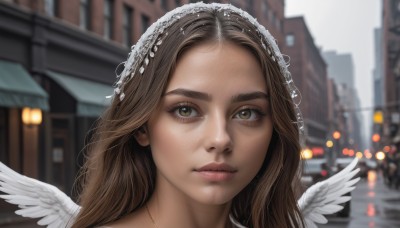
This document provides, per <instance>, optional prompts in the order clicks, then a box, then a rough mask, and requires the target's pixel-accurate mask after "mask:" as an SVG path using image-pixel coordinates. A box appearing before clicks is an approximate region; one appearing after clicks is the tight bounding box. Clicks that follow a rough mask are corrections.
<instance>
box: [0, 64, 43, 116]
mask: <svg viewBox="0 0 400 228" xmlns="http://www.w3.org/2000/svg"><path fill="white" fill-rule="evenodd" d="M0 106H3V107H19V108H22V107H30V108H40V109H42V110H44V111H48V110H49V103H48V96H47V93H46V91H44V90H43V89H42V87H40V86H39V85H38V84H37V83H36V82H35V80H33V78H32V77H31V76H30V75H29V74H28V72H27V71H26V70H25V69H24V68H23V67H22V66H21V65H20V64H19V63H13V62H8V61H3V60H0Z"/></svg>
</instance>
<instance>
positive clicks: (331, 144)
mask: <svg viewBox="0 0 400 228" xmlns="http://www.w3.org/2000/svg"><path fill="white" fill-rule="evenodd" d="M326 147H328V148H332V147H333V142H332V140H328V141H326Z"/></svg>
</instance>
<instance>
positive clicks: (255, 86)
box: [167, 41, 267, 92]
mask: <svg viewBox="0 0 400 228" xmlns="http://www.w3.org/2000/svg"><path fill="white" fill-rule="evenodd" d="M179 87H185V88H188V87H189V88H188V89H190V87H194V88H193V89H204V90H207V89H218V88H219V89H223V88H226V87H232V88H236V89H241V90H252V91H253V90H258V91H263V92H267V86H266V81H265V77H264V73H263V71H262V69H261V67H260V64H259V61H258V59H257V58H256V57H255V56H254V55H253V54H252V53H251V52H250V51H249V50H247V49H246V48H244V47H241V46H239V45H237V44H234V43H232V42H227V41H223V42H207V43H203V44H199V45H196V46H194V47H191V48H190V49H188V50H187V51H186V52H185V53H184V54H183V55H182V56H181V57H180V58H179V60H178V63H177V66H176V68H175V70H174V72H173V74H172V77H171V79H170V82H169V84H168V86H167V91H168V90H173V89H177V88H179Z"/></svg>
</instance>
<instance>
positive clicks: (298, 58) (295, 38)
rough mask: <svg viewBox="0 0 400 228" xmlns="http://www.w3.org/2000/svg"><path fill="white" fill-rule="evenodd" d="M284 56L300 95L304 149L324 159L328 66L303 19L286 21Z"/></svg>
mask: <svg viewBox="0 0 400 228" xmlns="http://www.w3.org/2000/svg"><path fill="white" fill-rule="evenodd" d="M284 31H285V45H284V48H283V53H285V54H287V55H289V56H290V66H289V70H290V72H291V74H292V77H293V80H294V82H295V84H296V85H297V87H298V89H299V90H300V93H301V95H302V101H301V104H300V109H301V110H302V112H303V118H304V123H305V132H306V146H307V147H308V148H310V149H311V150H312V151H313V153H314V156H324V150H325V143H326V140H327V135H328V131H329V128H328V126H329V124H328V97H327V65H326V63H325V61H324V60H323V58H322V56H321V55H320V52H319V50H318V48H317V47H316V46H315V43H314V40H313V38H312V36H311V34H310V32H309V30H308V28H307V25H306V23H305V21H304V18H303V17H293V18H287V19H285V23H284Z"/></svg>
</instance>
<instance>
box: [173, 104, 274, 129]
mask: <svg viewBox="0 0 400 228" xmlns="http://www.w3.org/2000/svg"><path fill="white" fill-rule="evenodd" d="M181 108H188V109H189V110H191V112H193V111H194V112H195V113H196V114H195V115H196V116H193V117H184V116H181V115H180V114H179V113H177V112H178V111H179V109H181ZM198 110H199V108H197V106H196V105H195V104H193V103H191V102H182V103H179V104H176V105H174V106H172V107H171V108H169V109H168V112H169V113H170V114H171V115H172V116H173V117H174V118H176V119H177V120H179V121H181V122H191V121H193V120H195V119H198V118H200V117H201V112H200V111H198ZM243 111H250V112H251V113H250V117H252V116H253V115H256V117H255V119H253V120H246V119H239V121H243V122H245V123H248V124H251V123H256V122H259V121H260V120H261V119H262V117H263V116H266V115H267V114H266V113H265V112H263V111H262V110H261V109H258V108H253V107H246V106H243V107H241V108H240V109H239V110H237V111H236V112H235V114H234V115H233V117H234V119H236V118H235V116H237V115H239V114H240V112H243Z"/></svg>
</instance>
